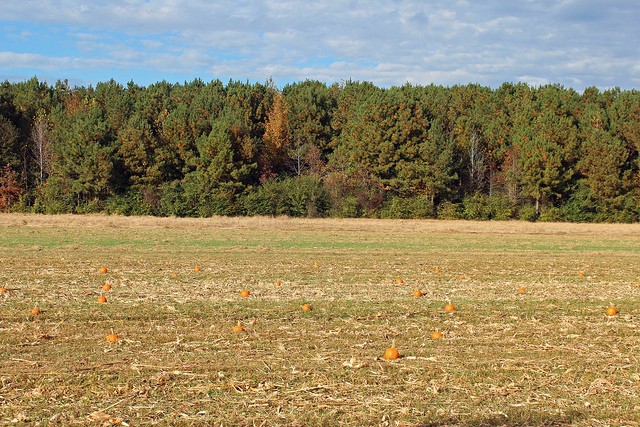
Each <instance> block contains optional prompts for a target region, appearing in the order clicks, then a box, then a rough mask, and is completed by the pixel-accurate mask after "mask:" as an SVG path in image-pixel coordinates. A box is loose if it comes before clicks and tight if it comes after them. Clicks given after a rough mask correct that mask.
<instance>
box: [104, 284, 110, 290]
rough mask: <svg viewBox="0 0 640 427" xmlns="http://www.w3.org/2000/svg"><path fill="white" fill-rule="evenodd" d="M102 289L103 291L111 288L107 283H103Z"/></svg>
mask: <svg viewBox="0 0 640 427" xmlns="http://www.w3.org/2000/svg"><path fill="white" fill-rule="evenodd" d="M102 290H103V291H110V290H111V285H110V284H108V283H105V284H104V285H102Z"/></svg>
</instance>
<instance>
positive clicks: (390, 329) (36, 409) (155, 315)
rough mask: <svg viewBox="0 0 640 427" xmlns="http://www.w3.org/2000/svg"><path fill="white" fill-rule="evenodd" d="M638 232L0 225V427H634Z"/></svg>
mask: <svg viewBox="0 0 640 427" xmlns="http://www.w3.org/2000/svg"><path fill="white" fill-rule="evenodd" d="M639 231H640V228H639V227H638V225H584V224H578V225H575V224H529V223H519V222H505V223H483V222H448V221H377V220H296V219H290V218H212V219H176V218H123V217H105V216H75V215H71V216H40V215H0V233H1V236H0V266H1V269H0V285H2V286H4V287H6V288H7V289H8V292H7V293H6V295H5V294H4V293H3V294H2V295H0V311H1V313H2V318H1V320H0V357H1V358H0V360H1V362H0V379H1V381H2V387H1V388H0V423H3V424H11V423H14V424H18V425H19V424H20V423H22V424H34V425H35V424H38V423H39V424H41V425H47V424H62V425H83V424H86V425H96V424H98V425H108V424H116V423H120V424H122V425H125V424H127V425H247V426H252V425H269V426H271V425H282V426H292V425H304V426H307V425H308V426H320V425H332V426H333V425H352V426H357V425H383V426H405V427H408V426H448V425H468V426H476V425H507V426H515V425H578V426H591V425H636V424H637V420H638V419H640V416H639V414H640V405H639V404H638V401H639V400H638V397H640V371H639V369H638V366H640V365H639V364H638V354H639V353H638V350H640V336H639V335H638V327H637V321H638V319H639V318H640V317H639V315H640V309H639V308H638V302H640V298H639V291H640V286H638V285H637V284H636V283H637V282H638V280H639V279H640V274H639V273H638V272H639V271H640V258H639V256H638V255H639V253H638V252H639V251H640V248H639V247H638V245H637V243H638V237H637V236H639V235H640V233H639ZM315 263H318V265H319V267H313V266H314V264H315ZM103 266H104V267H107V269H108V272H107V273H106V274H99V268H100V267H103ZM196 266H197V267H199V268H200V269H201V271H198V272H196V271H194V267H196ZM436 270H440V273H436ZM580 272H583V273H584V277H580V276H579V273H580ZM173 273H176V277H172V274H173ZM398 277H402V278H403V283H402V284H398V283H396V279H397V278H398ZM461 277H464V279H462V278H461ZM276 281H280V282H281V286H276V285H275V284H274V283H275V282H276ZM105 282H108V283H110V284H111V285H112V288H111V290H110V291H109V292H108V293H105V294H106V296H107V300H108V302H107V303H105V304H98V303H97V302H96V298H97V297H98V296H99V294H100V292H102V291H101V289H102V285H103V284H104V283H105ZM521 287H523V288H525V289H526V292H524V293H522V292H518V290H519V288H521ZM418 288H419V289H421V291H422V294H423V296H422V298H415V297H413V292H414V290H415V289H418ZM242 289H248V290H249V291H250V296H249V297H248V298H241V297H240V290H242ZM449 302H451V303H453V304H454V305H455V307H456V309H455V311H454V312H451V313H448V312H445V311H444V306H445V304H447V303H449ZM304 303H309V304H311V306H312V307H313V309H312V310H309V311H302V310H301V306H302V304H304ZM36 306H37V307H38V308H39V309H40V310H41V314H39V315H38V316H37V317H32V316H30V315H29V311H30V310H31V309H32V308H34V307H36ZM609 306H615V307H616V308H617V309H618V314H617V315H616V316H612V317H610V316H606V309H607V308H608V307H609ZM234 325H240V326H242V327H243V328H244V332H241V333H233V326H234ZM111 331H114V332H115V333H117V334H118V337H119V338H118V341H117V342H116V343H115V344H114V343H108V342H107V341H106V339H105V338H106V336H107V335H108V334H109V333H111ZM436 331H438V332H441V333H442V334H443V337H442V338H440V339H437V340H433V339H431V336H432V334H433V333H434V332H436ZM392 344H395V346H396V347H397V348H398V349H399V351H400V354H401V357H400V359H398V360H396V361H387V360H384V351H385V349H386V348H388V347H390V346H391V345H392Z"/></svg>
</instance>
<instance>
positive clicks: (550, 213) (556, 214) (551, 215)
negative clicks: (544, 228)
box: [538, 206, 563, 222]
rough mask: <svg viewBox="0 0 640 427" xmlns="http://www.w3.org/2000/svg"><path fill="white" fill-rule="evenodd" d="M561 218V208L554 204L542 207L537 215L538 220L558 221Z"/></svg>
mask: <svg viewBox="0 0 640 427" xmlns="http://www.w3.org/2000/svg"><path fill="white" fill-rule="evenodd" d="M562 219H563V215H562V209H560V208H557V207H555V206H549V207H547V208H545V209H543V210H542V212H541V213H540V216H539V217H538V221H543V222H559V221H562Z"/></svg>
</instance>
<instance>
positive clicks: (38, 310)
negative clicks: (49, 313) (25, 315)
mask: <svg viewBox="0 0 640 427" xmlns="http://www.w3.org/2000/svg"><path fill="white" fill-rule="evenodd" d="M38 314H40V309H39V308H37V307H36V308H32V309H31V315H32V316H37V315H38Z"/></svg>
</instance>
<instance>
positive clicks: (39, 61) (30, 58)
mask: <svg viewBox="0 0 640 427" xmlns="http://www.w3.org/2000/svg"><path fill="white" fill-rule="evenodd" d="M69 64H70V62H69V58H52V57H48V56H44V55H39V54H34V53H14V52H0V67H2V68H8V69H15V68H40V69H43V70H57V69H61V68H63V67H67V66H69Z"/></svg>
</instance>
